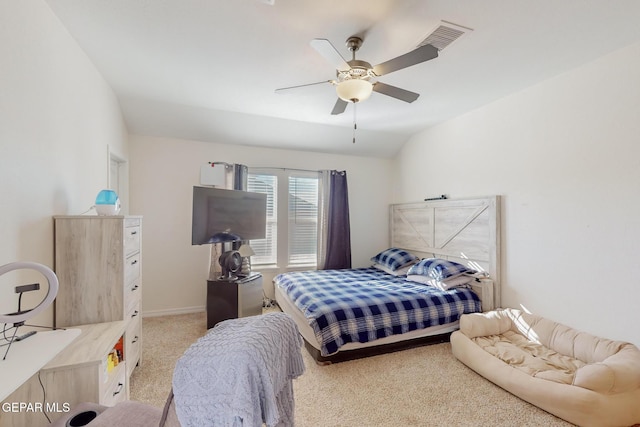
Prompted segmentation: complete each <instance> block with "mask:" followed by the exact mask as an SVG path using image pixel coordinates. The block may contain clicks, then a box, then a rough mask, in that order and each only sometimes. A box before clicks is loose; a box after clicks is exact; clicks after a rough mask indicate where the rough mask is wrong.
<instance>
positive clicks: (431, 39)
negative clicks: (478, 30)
mask: <svg viewBox="0 0 640 427" xmlns="http://www.w3.org/2000/svg"><path fill="white" fill-rule="evenodd" d="M468 31H473V30H472V29H471V28H467V27H463V26H461V25H457V24H452V23H451V22H447V21H440V25H439V26H438V28H436V29H435V30H434V31H433V32H432V33H431V34H429V35H428V36H427V38H426V39H424V40H422V42H420V43H419V44H418V46H417V47H420V46H424V45H425V44H430V45H432V46H433V47H435V48H436V49H438V50H439V51H440V50H442V49H444V48H445V47H447V46H449V45H450V44H451V43H453V42H454V41H456V40H457V39H458V38H460V36H462V35H463V34H464V33H466V32H468Z"/></svg>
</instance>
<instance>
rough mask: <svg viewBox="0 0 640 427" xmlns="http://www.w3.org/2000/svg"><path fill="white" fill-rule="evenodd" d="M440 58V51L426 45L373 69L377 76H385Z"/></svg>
mask: <svg viewBox="0 0 640 427" xmlns="http://www.w3.org/2000/svg"><path fill="white" fill-rule="evenodd" d="M437 57H438V49H436V48H435V47H433V46H431V45H430V44H425V45H424V46H420V47H419V48H417V49H414V50H412V51H411V52H409V53H405V54H404V55H400V56H398V57H397V58H393V59H390V60H388V61H386V62H383V63H382V64H378V65H376V66H375V67H373V72H374V73H375V74H376V75H377V76H383V75H385V74H389V73H392V72H394V71H398V70H402V69H403V68H407V67H411V66H412V65H416V64H419V63H421V62H425V61H428V60H430V59H433V58H437Z"/></svg>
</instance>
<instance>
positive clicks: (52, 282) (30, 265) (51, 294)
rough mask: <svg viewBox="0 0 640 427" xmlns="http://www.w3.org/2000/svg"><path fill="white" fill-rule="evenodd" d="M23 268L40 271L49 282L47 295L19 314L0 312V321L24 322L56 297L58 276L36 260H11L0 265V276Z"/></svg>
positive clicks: (47, 305) (38, 312) (41, 310)
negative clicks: (31, 307) (35, 304)
mask: <svg viewBox="0 0 640 427" xmlns="http://www.w3.org/2000/svg"><path fill="white" fill-rule="evenodd" d="M23 269H30V270H36V271H38V272H40V273H42V275H43V276H44V277H45V278H46V279H47V282H48V283H49V290H48V291H47V295H46V296H45V297H44V299H43V300H42V301H41V302H40V304H38V305H37V306H35V307H34V308H33V309H31V310H29V311H27V312H24V313H20V314H0V323H13V324H16V323H21V322H24V321H25V320H27V319H30V318H32V317H34V316H36V315H38V314H40V313H41V312H43V311H44V310H45V309H46V308H47V307H49V305H51V303H52V302H53V300H54V299H56V295H57V294H58V277H57V276H56V274H55V273H54V272H53V271H52V270H51V269H50V268H49V267H47V266H44V265H42V264H38V263H37V262H12V263H9V264H5V265H3V266H2V267H0V276H2V275H3V274H5V273H8V272H10V271H13V270H23Z"/></svg>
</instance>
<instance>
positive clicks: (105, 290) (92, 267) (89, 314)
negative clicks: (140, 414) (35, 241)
mask: <svg viewBox="0 0 640 427" xmlns="http://www.w3.org/2000/svg"><path fill="white" fill-rule="evenodd" d="M54 230H55V233H54V234H55V239H54V240H55V262H54V264H55V272H56V275H57V276H58V280H59V282H60V287H59V290H58V296H57V297H56V301H55V306H54V312H55V315H54V319H55V325H56V326H57V327H66V326H76V325H86V324H93V323H103V322H113V321H123V322H124V326H125V333H124V352H125V354H126V360H127V363H126V365H127V372H126V376H127V378H128V377H129V376H130V375H131V372H132V371H133V369H134V368H135V366H136V365H137V364H139V363H140V357H141V351H140V350H141V339H142V328H141V326H142V323H141V316H140V302H141V293H142V277H141V268H142V257H141V255H142V250H141V244H142V240H141V239H142V217H140V216H55V217H54Z"/></svg>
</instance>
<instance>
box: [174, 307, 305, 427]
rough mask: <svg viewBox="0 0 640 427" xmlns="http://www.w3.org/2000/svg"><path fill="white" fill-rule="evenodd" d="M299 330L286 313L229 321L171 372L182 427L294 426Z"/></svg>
mask: <svg viewBox="0 0 640 427" xmlns="http://www.w3.org/2000/svg"><path fill="white" fill-rule="evenodd" d="M301 346H302V338H301V337H300V335H299V333H298V327H297V326H296V324H295V322H294V321H293V319H292V318H291V317H289V315H287V314H285V313H269V314H264V315H260V316H252V317H245V318H241V319H231V320H225V321H224V322H220V323H218V324H217V325H216V326H215V327H214V328H213V329H211V330H210V331H209V332H208V333H207V334H206V335H205V336H204V337H202V338H200V339H199V340H198V341H197V342H195V343H194V344H193V345H192V346H191V347H190V348H189V349H188V350H187V351H186V352H185V353H184V355H183V356H182V357H181V358H180V359H179V360H178V362H177V363H176V367H175V370H174V373H173V393H174V395H175V404H176V413H177V415H178V419H179V420H180V424H181V425H182V426H183V427H189V426H193V427H205V426H216V427H227V426H229V427H236V426H245V427H246V426H250V427H252V426H262V423H263V422H264V423H265V424H266V425H267V426H269V427H273V426H293V425H294V399H293V384H292V379H294V378H297V377H298V376H300V375H302V373H303V372H304V362H303V360H302V354H301V352H300V347H301Z"/></svg>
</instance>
